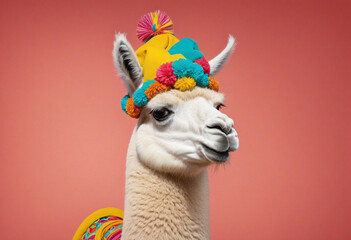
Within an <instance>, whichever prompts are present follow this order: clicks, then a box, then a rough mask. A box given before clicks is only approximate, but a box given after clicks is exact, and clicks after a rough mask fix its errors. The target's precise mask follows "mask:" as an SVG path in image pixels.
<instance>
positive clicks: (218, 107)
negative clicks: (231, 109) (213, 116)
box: [216, 103, 225, 110]
mask: <svg viewBox="0 0 351 240" xmlns="http://www.w3.org/2000/svg"><path fill="white" fill-rule="evenodd" d="M222 107H225V105H224V104H222V103H220V104H218V105H217V107H216V108H217V110H219V109H221V108H222Z"/></svg>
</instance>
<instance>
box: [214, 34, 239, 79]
mask: <svg viewBox="0 0 351 240" xmlns="http://www.w3.org/2000/svg"><path fill="white" fill-rule="evenodd" d="M234 44H235V39H234V37H233V36H232V35H229V38H228V43H227V46H226V47H225V48H224V49H223V51H222V52H221V53H220V54H218V55H217V56H216V57H215V58H213V59H212V60H210V61H209V62H208V63H209V64H210V69H211V74H213V75H214V74H216V73H217V72H218V71H219V70H221V68H222V67H223V66H224V65H225V63H226V62H227V60H228V58H229V56H230V54H231V53H232V52H233V50H234Z"/></svg>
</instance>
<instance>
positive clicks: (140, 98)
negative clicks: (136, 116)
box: [133, 88, 148, 107]
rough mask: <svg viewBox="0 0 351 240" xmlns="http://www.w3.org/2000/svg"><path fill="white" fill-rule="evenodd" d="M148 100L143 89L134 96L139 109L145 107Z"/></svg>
mask: <svg viewBox="0 0 351 240" xmlns="http://www.w3.org/2000/svg"><path fill="white" fill-rule="evenodd" d="M147 100H148V99H147V97H146V95H145V90H144V89H143V88H140V89H138V90H136V91H135V93H134V94H133V101H134V104H135V106H137V107H142V106H145V105H146V103H147Z"/></svg>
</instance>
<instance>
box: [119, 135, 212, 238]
mask: <svg viewBox="0 0 351 240" xmlns="http://www.w3.org/2000/svg"><path fill="white" fill-rule="evenodd" d="M133 136H134V134H133ZM133 136H132V139H131V142H130V144H129V149H128V156H127V169H126V193H125V194H126V195H125V209H124V222H123V233H122V240H128V239H209V238H210V229H209V200H208V175H207V170H206V169H204V170H203V171H202V172H201V173H199V174H198V175H196V176H192V177H175V176H170V175H168V174H163V173H159V172H156V171H154V170H152V169H149V168H148V167H146V166H144V165H143V164H142V163H141V162H140V161H139V159H138V157H137V154H136V151H135V144H134V140H133V138H134V137H133Z"/></svg>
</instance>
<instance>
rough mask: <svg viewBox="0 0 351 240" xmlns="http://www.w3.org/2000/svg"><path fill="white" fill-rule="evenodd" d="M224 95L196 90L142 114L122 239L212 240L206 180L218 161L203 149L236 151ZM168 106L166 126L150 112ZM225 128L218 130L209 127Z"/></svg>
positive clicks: (171, 94)
mask: <svg viewBox="0 0 351 240" xmlns="http://www.w3.org/2000/svg"><path fill="white" fill-rule="evenodd" d="M223 100H224V97H223V95H222V94H220V93H217V92H214V91H212V90H210V89H206V88H200V87H195V88H194V89H193V90H192V91H186V92H180V91H178V90H171V91H168V92H164V93H161V94H158V95H156V96H155V97H154V98H153V99H152V100H151V101H150V102H149V103H148V104H147V106H146V107H145V108H144V109H143V110H142V115H141V117H140V119H139V122H138V124H137V126H136V127H135V130H134V132H133V136H132V138H131V141H130V144H129V149H128V156H127V169H126V197H125V209H124V210H125V216H124V219H125V220H124V223H123V233H122V239H123V240H126V239H165V240H166V239H209V238H210V232H209V229H210V226H209V201H208V177H207V169H206V167H207V166H209V165H210V164H212V163H213V162H214V161H213V160H212V159H210V158H208V157H207V155H206V152H205V151H204V149H203V146H202V144H206V145H208V146H211V147H212V148H214V149H216V150H218V151H224V150H226V149H229V151H234V150H236V149H237V148H238V146H239V145H238V144H239V142H238V137H237V134H236V132H235V130H234V129H232V127H233V124H234V122H233V120H232V119H230V118H229V117H228V116H226V115H225V114H223V113H221V112H220V111H218V110H217V109H216V108H215V106H216V105H217V104H219V103H222V101H223ZM161 106H167V108H169V109H171V110H172V111H173V112H174V114H173V116H171V117H170V118H169V119H168V120H166V122H165V123H159V122H157V121H156V120H155V119H153V117H152V114H150V113H149V112H150V109H153V108H159V107H161ZM214 125H221V127H222V128H223V131H226V132H228V135H226V134H224V133H222V132H221V131H220V130H218V129H210V128H208V126H214Z"/></svg>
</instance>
